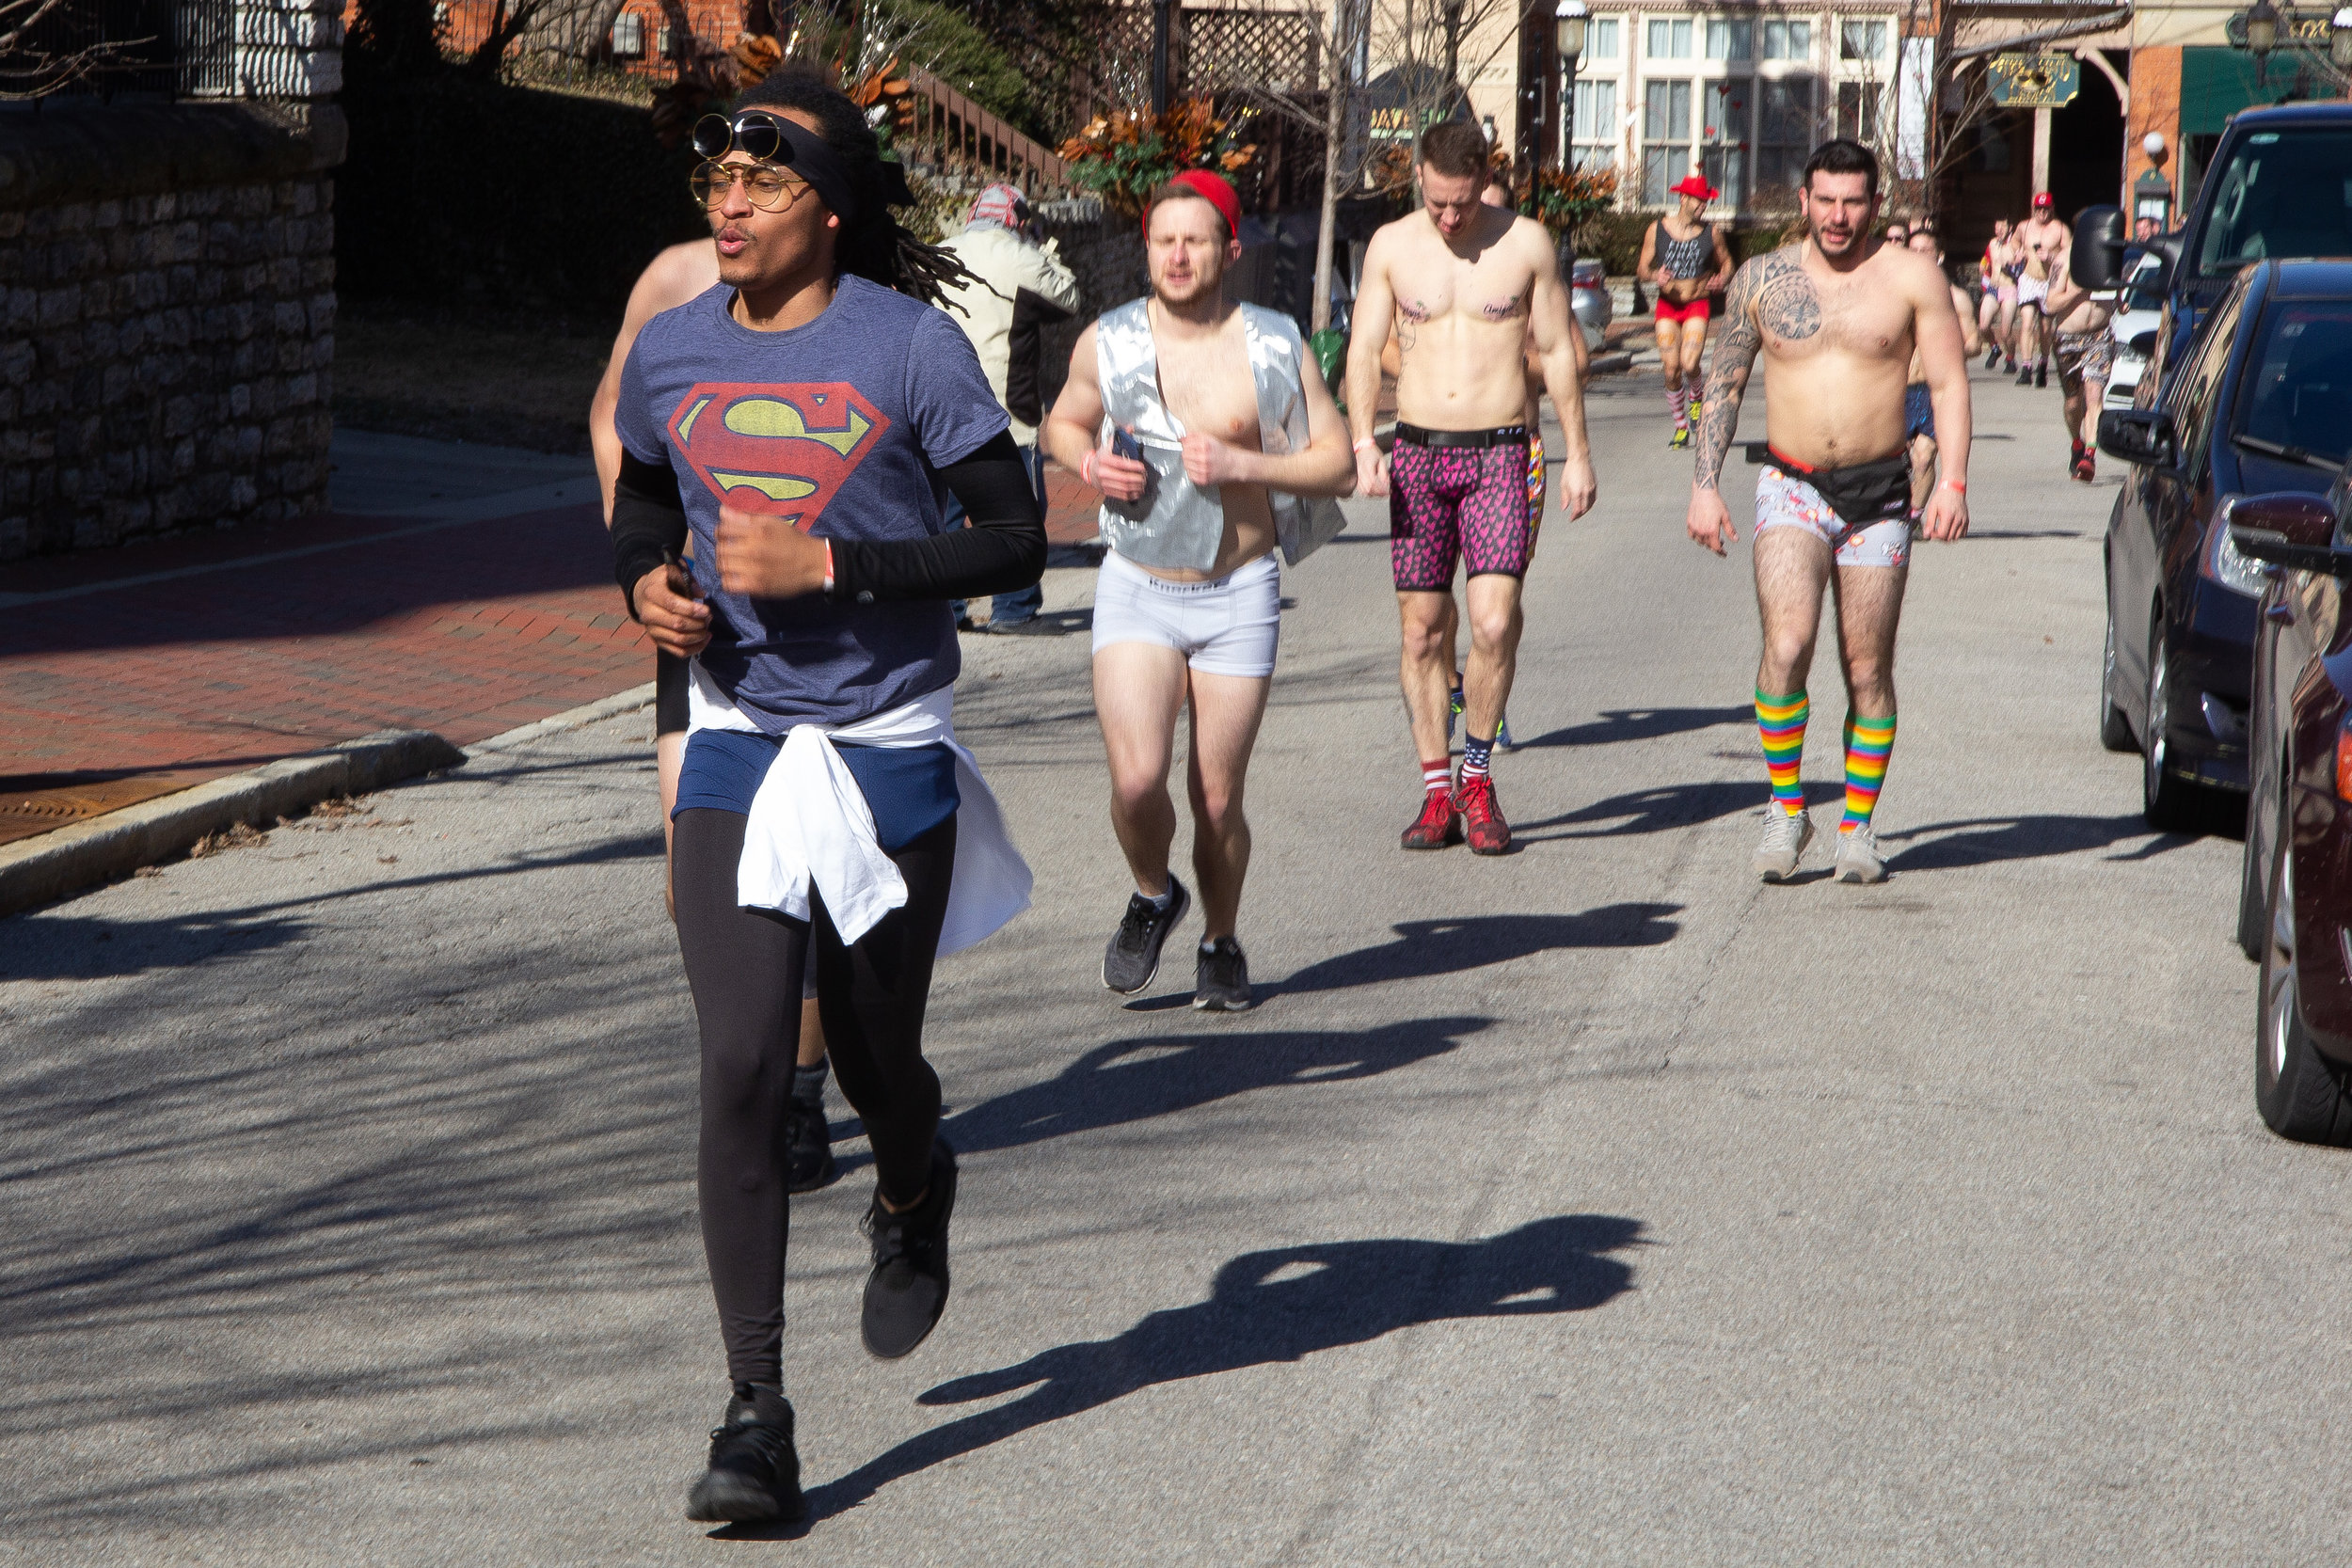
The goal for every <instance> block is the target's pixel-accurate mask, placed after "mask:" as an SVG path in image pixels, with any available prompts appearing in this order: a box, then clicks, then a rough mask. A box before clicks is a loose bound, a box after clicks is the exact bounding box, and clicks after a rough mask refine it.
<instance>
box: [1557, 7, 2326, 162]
mask: <svg viewBox="0 0 2352 1568" xmlns="http://www.w3.org/2000/svg"><path fill="white" fill-rule="evenodd" d="M2345 9H2346V10H2352V7H2346V8H2345ZM1589 14H1590V13H1589V12H1588V11H1587V9H1586V8H1585V5H1584V0H1560V3H1559V4H1558V5H1556V6H1554V7H1553V8H1552V9H1551V15H1552V21H1553V36H1554V38H1555V39H1556V40H1557V41H1558V43H1559V45H1560V166H1561V167H1562V168H1563V169H1565V170H1566V171H1567V172H1568V173H1570V174H1574V173H1575V172H1576V60H1577V56H1578V55H1581V54H1583V53H1584V19H1585V17H1586V16H1587V15H1589Z"/></svg>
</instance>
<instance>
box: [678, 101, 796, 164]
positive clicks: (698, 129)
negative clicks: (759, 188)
mask: <svg viewBox="0 0 2352 1568" xmlns="http://www.w3.org/2000/svg"><path fill="white" fill-rule="evenodd" d="M694 150H695V152H696V153H697V154H699V155H700V156H702V157H705V158H714V159H715V158H723V157H725V156H726V155H727V154H728V153H729V152H742V153H747V154H749V155H750V156H751V157H754V158H756V159H758V160H759V161H760V162H761V163H763V164H788V163H790V162H791V161H792V144H791V143H790V142H788V141H786V140H785V139H784V127H783V125H782V124H781V123H780V122H779V121H778V120H777V119H776V117H775V116H774V115H771V114H770V113H769V112H768V111H767V110H765V109H746V110H744V111H743V112H742V113H741V114H739V115H737V116H736V117H735V118H734V119H732V120H730V119H727V117H726V116H724V115H705V116H703V117H702V119H698V120H696V121H695V122H694Z"/></svg>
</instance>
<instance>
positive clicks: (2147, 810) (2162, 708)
mask: <svg viewBox="0 0 2352 1568" xmlns="http://www.w3.org/2000/svg"><path fill="white" fill-rule="evenodd" d="M2171 665H2172V660H2171V656H2170V655H2169V653H2168V652H2167V651H2166V648H2165V645H2164V617H2163V616H2162V615H2158V616H2157V617H2156V623H2155V625H2154V626H2153V627H2151V628H2150V630H2149V633H2148V723H2147V731H2148V733H2147V735H2146V736H2143V737H2142V744H2141V746H2140V752H2139V754H2140V764H2139V806H2140V811H2141V813H2142V814H2143V815H2144V816H2146V817H2147V818H2148V826H2150V827H2151V828H2153V829H2155V830H2156V831H2157V832H2164V833H2177V832H2187V831H2188V830H2189V828H2190V826H2191V825H2192V823H2193V822H2194V821H2195V819H2196V816H2197V808H2198V807H2199V805H2201V803H2202V800H2203V792H2202V791H2201V790H2200V789H2199V788H2198V787H2197V785H2196V784H2193V783H2191V782H2190V781H2189V780H2187V779H2184V778H2181V777H2180V776H2178V775H2177V774H2175V773H2173V772H2172V771H2171V770H2170V769H2169V768H2168V767H2167V766H2166V757H2167V753H2168V752H2169V751H2170V749H2171V743H2170V739H2169V736H2168V735H2167V733H2166V732H2167V729H2168V728H2169V726H2168V725H2167V723H2166V715H2167V714H2169V712H2170V711H2171V706H2170V703H2169V689H2170V687H2171V684H2172V679H2171V676H2172V670H2171Z"/></svg>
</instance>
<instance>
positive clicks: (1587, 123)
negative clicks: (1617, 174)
mask: <svg viewBox="0 0 2352 1568" xmlns="http://www.w3.org/2000/svg"><path fill="white" fill-rule="evenodd" d="M1574 107H1575V110H1576V123H1575V125H1574V126H1573V127H1572V128H1571V129H1572V131H1573V133H1574V135H1575V137H1576V155H1575V157H1574V158H1573V159H1572V160H1571V162H1570V165H1569V166H1570V167H1572V168H1578V169H1594V170H1597V169H1604V168H1613V167H1615V166H1616V162H1617V84H1616V83H1614V82H1613V81H1610V80H1608V79H1607V78H1605V77H1603V78H1601V79H1599V80H1597V81H1589V82H1587V81H1580V82H1578V83H1577V84H1576V103H1575V105H1574Z"/></svg>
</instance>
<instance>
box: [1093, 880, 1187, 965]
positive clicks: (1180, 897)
mask: <svg viewBox="0 0 2352 1568" xmlns="http://www.w3.org/2000/svg"><path fill="white" fill-rule="evenodd" d="M1168 891H1169V892H1170V893H1171V894H1172V895H1174V896H1172V897H1170V898H1169V899H1168V908H1166V909H1161V908H1160V907H1159V906H1158V905H1157V904H1154V903H1153V902H1152V900H1151V899H1149V898H1146V897H1145V896H1144V895H1142V894H1140V893H1132V894H1129V895H1127V912H1126V913H1125V914H1123V915H1121V916H1120V917H1119V929H1118V930H1116V931H1113V932H1112V933H1111V940H1110V944H1109V945H1108V946H1106V947H1104V949H1103V984H1104V987H1105V988H1106V989H1108V990H1115V991H1117V992H1118V993H1119V994H1120V995H1121V996H1133V995H1135V993H1136V992H1137V991H1139V990H1142V989H1143V988H1144V987H1146V986H1148V985H1150V984H1151V983H1152V976H1153V975H1154V974H1158V973H1159V972H1160V949H1161V948H1162V947H1163V946H1165V945H1167V942H1168V933H1169V932H1171V931H1173V930H1175V929H1176V927H1177V924H1178V922H1180V921H1182V920H1183V919H1184V911H1187V910H1189V909H1191V908H1192V895H1191V894H1189V893H1186V892H1185V891H1184V883H1182V882H1180V881H1178V880H1177V879H1176V874H1175V873H1174V872H1172V871H1171V872H1169V873H1168Z"/></svg>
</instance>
